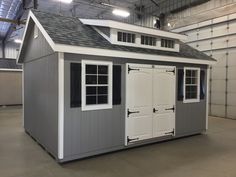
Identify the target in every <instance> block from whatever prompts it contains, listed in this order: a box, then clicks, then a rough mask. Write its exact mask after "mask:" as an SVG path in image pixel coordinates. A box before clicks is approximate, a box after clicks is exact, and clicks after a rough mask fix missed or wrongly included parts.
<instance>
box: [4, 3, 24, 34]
mask: <svg viewBox="0 0 236 177" xmlns="http://www.w3.org/2000/svg"><path fill="white" fill-rule="evenodd" d="M20 4H21V0H0V17H1V18H8V19H14V18H15V16H16V13H17V11H18V9H19V7H20ZM9 26H10V23H7V22H1V21H0V38H3V37H4V36H5V35H6V33H7V31H8V29H9Z"/></svg>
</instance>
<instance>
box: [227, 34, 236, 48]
mask: <svg viewBox="0 0 236 177" xmlns="http://www.w3.org/2000/svg"><path fill="white" fill-rule="evenodd" d="M228 39H229V41H228V47H236V35H233V36H229V37H228Z"/></svg>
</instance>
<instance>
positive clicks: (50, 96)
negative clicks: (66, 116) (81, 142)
mask: <svg viewBox="0 0 236 177" xmlns="http://www.w3.org/2000/svg"><path fill="white" fill-rule="evenodd" d="M24 128H25V130H26V131H27V132H28V133H29V134H30V135H31V136H32V137H34V138H35V139H36V140H37V141H38V142H39V143H40V144H42V145H43V146H44V147H45V148H46V149H47V151H49V152H50V153H51V154H53V155H54V156H55V157H57V151H58V55H57V54H56V53H55V54H52V55H50V56H46V57H42V58H41V59H40V60H35V61H32V62H29V63H25V64H24Z"/></svg>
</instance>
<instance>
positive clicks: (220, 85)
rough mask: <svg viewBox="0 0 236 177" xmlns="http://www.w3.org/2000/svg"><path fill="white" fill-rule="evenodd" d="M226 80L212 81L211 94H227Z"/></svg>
mask: <svg viewBox="0 0 236 177" xmlns="http://www.w3.org/2000/svg"><path fill="white" fill-rule="evenodd" d="M225 85H226V80H225V79H224V80H223V79H222V80H212V81H211V92H220V93H225V92H226V88H225Z"/></svg>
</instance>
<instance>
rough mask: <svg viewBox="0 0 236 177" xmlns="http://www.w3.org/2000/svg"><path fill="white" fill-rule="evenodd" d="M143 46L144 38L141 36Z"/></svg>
mask: <svg viewBox="0 0 236 177" xmlns="http://www.w3.org/2000/svg"><path fill="white" fill-rule="evenodd" d="M141 44H144V36H141Z"/></svg>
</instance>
